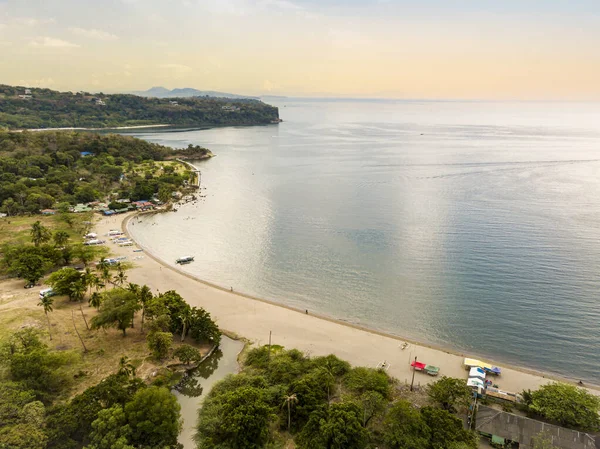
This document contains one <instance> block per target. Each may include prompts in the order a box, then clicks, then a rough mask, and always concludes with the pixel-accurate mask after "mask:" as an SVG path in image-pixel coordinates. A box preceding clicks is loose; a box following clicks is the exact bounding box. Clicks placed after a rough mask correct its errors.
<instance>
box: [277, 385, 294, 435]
mask: <svg viewBox="0 0 600 449" xmlns="http://www.w3.org/2000/svg"><path fill="white" fill-rule="evenodd" d="M296 402H298V397H297V396H296V393H292V394H290V395H286V396H284V397H283V404H282V405H281V406H282V407H285V406H286V405H287V411H288V432H289V431H290V427H291V426H292V404H295V403H296Z"/></svg>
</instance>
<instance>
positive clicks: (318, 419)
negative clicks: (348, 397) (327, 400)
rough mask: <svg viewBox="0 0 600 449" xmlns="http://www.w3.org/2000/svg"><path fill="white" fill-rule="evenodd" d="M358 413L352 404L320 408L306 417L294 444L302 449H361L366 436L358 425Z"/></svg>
mask: <svg viewBox="0 0 600 449" xmlns="http://www.w3.org/2000/svg"><path fill="white" fill-rule="evenodd" d="M359 416H360V409H359V407H358V406H357V405H356V404H354V403H352V402H337V403H334V404H331V405H330V406H322V407H321V408H319V409H318V410H315V411H314V412H312V413H311V414H310V418H309V420H308V422H307V423H306V425H305V426H304V428H303V429H302V431H301V432H300V434H299V435H298V443H299V447H300V448H304V449H363V448H365V447H366V446H367V442H368V436H369V434H368V432H367V429H365V428H364V427H363V426H362V425H361V422H360V418H359Z"/></svg>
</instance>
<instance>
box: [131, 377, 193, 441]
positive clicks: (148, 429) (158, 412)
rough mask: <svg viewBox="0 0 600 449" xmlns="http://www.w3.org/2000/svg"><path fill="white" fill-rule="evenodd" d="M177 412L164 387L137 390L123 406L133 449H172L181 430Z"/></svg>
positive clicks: (172, 396)
mask: <svg viewBox="0 0 600 449" xmlns="http://www.w3.org/2000/svg"><path fill="white" fill-rule="evenodd" d="M180 409H181V407H180V406H179V403H178V402H177V399H176V398H175V396H174V395H172V394H171V392H170V391H169V390H168V389H166V388H164V387H147V388H143V389H141V390H139V391H138V392H137V393H136V394H135V395H134V396H133V399H132V400H131V401H130V402H128V403H127V404H125V415H126V416H127V423H128V424H129V426H130V428H131V436H130V442H131V444H132V446H134V447H141V446H143V447H156V448H163V447H172V446H175V445H176V444H177V436H178V435H179V432H180V430H181V415H180Z"/></svg>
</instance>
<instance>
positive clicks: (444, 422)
mask: <svg viewBox="0 0 600 449" xmlns="http://www.w3.org/2000/svg"><path fill="white" fill-rule="evenodd" d="M421 415H422V416H423V419H424V421H425V424H427V427H429V429H430V431H431V434H430V439H429V445H428V446H427V447H428V449H451V448H452V447H453V446H454V445H455V444H457V443H462V444H464V445H466V446H467V447H469V448H472V449H476V448H477V437H476V436H475V434H474V433H472V432H469V431H468V430H465V428H464V425H463V422H462V421H461V420H460V419H459V418H457V417H456V416H454V415H452V414H451V413H450V412H448V411H447V410H442V409H439V408H433V407H423V408H422V409H421Z"/></svg>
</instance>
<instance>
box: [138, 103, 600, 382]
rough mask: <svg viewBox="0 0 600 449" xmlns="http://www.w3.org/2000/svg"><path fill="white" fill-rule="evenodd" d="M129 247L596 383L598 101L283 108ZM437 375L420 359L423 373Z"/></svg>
mask: <svg viewBox="0 0 600 449" xmlns="http://www.w3.org/2000/svg"><path fill="white" fill-rule="evenodd" d="M276 105H277V106H279V107H280V115H281V117H282V118H283V119H284V120H285V122H284V123H282V124H280V125H272V126H263V127H248V128H221V129H211V130H185V131H181V130H180V131H172V132H170V131H165V130H160V131H159V132H149V131H144V132H136V133H134V134H135V135H137V136H138V137H141V138H144V139H147V140H149V141H152V142H158V143H161V144H165V145H171V146H174V147H183V146H187V144H189V143H193V144H200V145H203V146H206V147H208V148H210V149H211V150H213V152H214V153H215V154H217V157H216V158H214V159H212V160H210V161H207V162H201V163H198V166H199V167H200V168H201V170H202V186H203V190H202V194H203V195H206V197H205V198H203V199H202V200H201V201H200V202H198V203H197V204H194V205H191V204H190V205H187V206H185V207H183V208H181V209H180V211H179V212H177V213H174V214H166V215H160V216H156V217H154V218H152V219H145V221H144V222H142V223H139V224H136V225H135V227H134V228H133V231H134V233H135V237H136V238H137V239H139V240H141V241H142V242H143V243H144V244H146V245H150V246H152V247H153V248H154V249H155V250H156V252H157V253H158V254H159V255H160V256H161V257H163V258H164V259H165V260H168V261H173V260H174V259H175V258H177V257H179V256H182V255H187V254H190V255H194V256H196V262H194V263H193V264H191V265H188V266H186V267H185V269H186V270H188V271H190V272H191V273H193V274H195V275H198V276H199V277H201V278H203V279H206V280H209V281H212V282H214V283H217V284H219V285H223V286H225V287H230V286H232V287H233V288H234V289H235V290H237V291H241V292H245V293H249V294H253V295H257V296H261V297H265V298H269V299H274V300H277V301H280V302H282V303H285V304H289V305H292V306H297V307H300V308H302V309H304V308H307V309H309V310H312V311H315V312H316V311H318V312H320V313H324V314H327V315H330V316H332V317H335V318H339V319H344V320H348V321H350V322H353V323H359V324H363V325H367V326H370V327H373V328H377V329H381V330H385V331H388V332H390V333H394V334H398V335H401V336H405V337H410V338H413V339H416V340H420V341H424V342H429V343H433V344H437V345H441V346H445V347H451V348H454V349H458V350H461V351H464V352H467V353H472V354H475V355H477V354H479V355H486V356H489V357H491V358H494V359H497V360H504V361H507V362H511V363H514V364H518V365H522V366H527V367H531V368H536V369H543V370H547V371H552V372H555V373H559V374H563V375H567V376H569V377H574V378H577V379H580V378H581V379H585V380H590V381H595V382H596V383H599V382H600V374H598V373H600V358H599V357H598V356H597V351H598V349H599V348H600V325H599V318H600V307H599V305H600V304H599V303H600V288H599V287H600V204H599V201H600V105H598V104H554V103H519V104H510V103H477V102H473V103H462V102H397V101H307V100H291V99H290V100H279V101H277V102H276ZM432 363H433V362H432Z"/></svg>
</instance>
